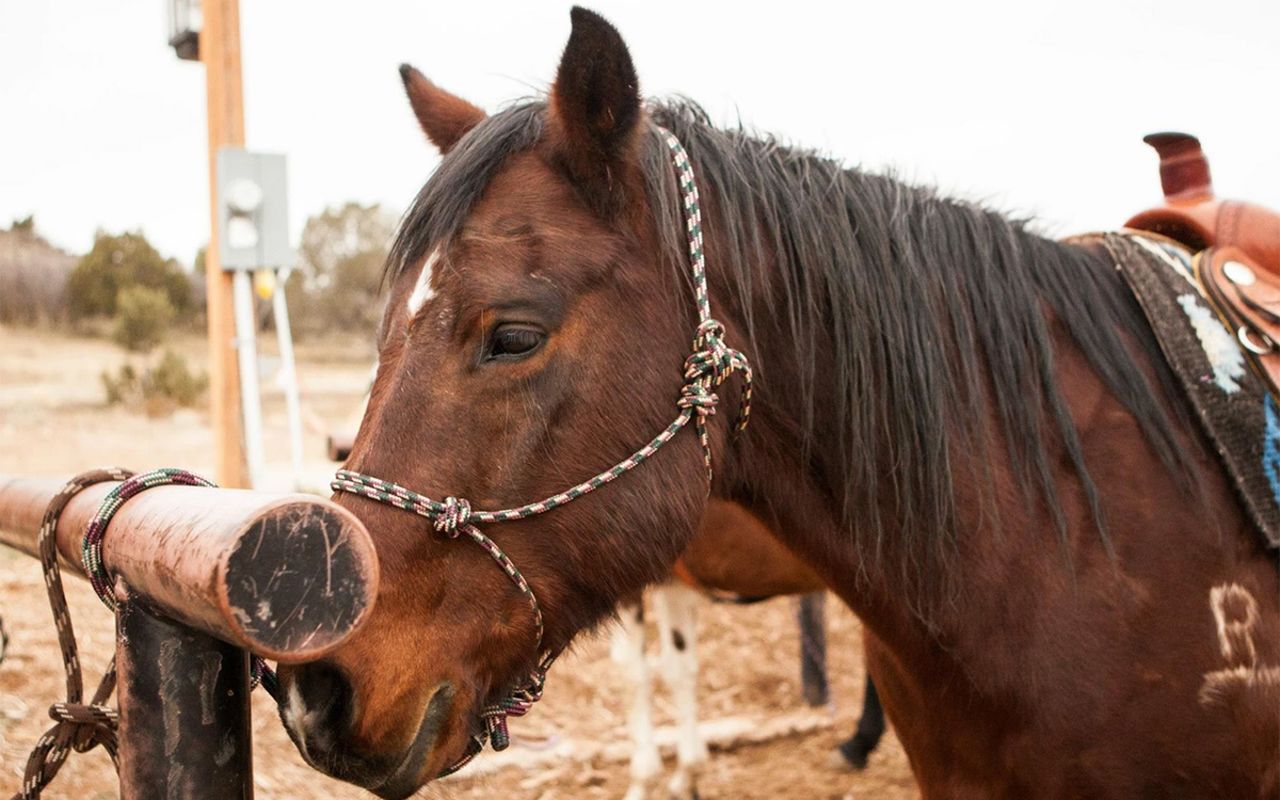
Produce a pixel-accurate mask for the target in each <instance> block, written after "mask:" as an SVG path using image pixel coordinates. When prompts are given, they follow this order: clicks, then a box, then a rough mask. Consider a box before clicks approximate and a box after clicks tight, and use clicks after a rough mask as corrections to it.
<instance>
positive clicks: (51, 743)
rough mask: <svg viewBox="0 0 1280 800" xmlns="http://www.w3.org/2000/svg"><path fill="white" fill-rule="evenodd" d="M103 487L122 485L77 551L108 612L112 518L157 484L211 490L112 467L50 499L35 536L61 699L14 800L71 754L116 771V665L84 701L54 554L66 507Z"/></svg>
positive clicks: (37, 786) (193, 479)
mask: <svg viewBox="0 0 1280 800" xmlns="http://www.w3.org/2000/svg"><path fill="white" fill-rule="evenodd" d="M106 481H121V483H120V485H119V486H117V487H115V488H114V489H112V490H111V491H110V492H108V493H107V495H106V497H104V498H103V501H102V504H101V505H100V506H99V507H98V510H97V512H96V513H95V514H94V516H93V518H92V519H91V520H90V522H89V526H88V528H86V530H85V535H84V539H83V541H82V543H81V547H82V558H83V561H84V567H85V572H86V574H87V575H88V577H89V583H90V584H91V585H92V586H93V590H94V592H95V593H96V594H97V595H98V597H99V598H100V599H101V600H102V602H103V603H104V604H106V606H107V608H110V609H111V610H112V612H113V613H114V611H115V608H116V602H115V596H114V595H113V593H112V591H111V580H110V576H109V575H108V574H107V571H106V568H105V566H104V565H103V563H102V542H103V537H104V536H105V535H106V531H107V525H108V524H110V522H111V518H112V517H113V516H114V515H115V513H116V512H117V511H119V510H120V507H121V506H122V505H124V503H125V501H127V500H128V499H129V498H131V497H134V496H135V495H137V494H138V493H139V492H144V491H146V490H147V489H152V488H155V487H156V486H167V485H172V484H180V485H184V486H213V484H212V483H210V482H209V481H207V480H205V479H204V478H201V477H200V476H198V475H195V474H192V473H190V472H187V471H185V470H180V469H171V468H166V469H158V470H154V471H152V472H147V473H144V474H141V475H135V474H134V473H132V472H130V471H129V470H126V469H120V468H118V467H111V468H107V469H96V470H91V471H89V472H83V473H81V474H79V475H77V476H75V477H74V478H72V479H71V480H69V481H67V483H66V484H64V485H63V487H62V488H61V489H59V490H58V493H57V494H56V495H54V497H53V499H52V500H50V501H49V505H48V506H47V507H46V508H45V512H44V516H43V517H42V518H41V520H40V531H39V532H38V533H37V535H36V549H37V551H38V552H39V555H40V564H41V567H42V569H43V571H44V583H45V589H46V591H47V592H48V594H49V607H50V608H51V609H52V611H53V624H54V627H55V628H57V631H58V645H59V647H60V649H61V650H62V665H63V669H64V671H65V672H66V676H67V681H66V684H67V699H66V700H65V701H63V702H60V703H54V704H53V705H52V706H50V707H49V717H50V718H52V719H53V720H54V724H53V726H52V727H50V728H49V729H48V730H47V731H45V732H44V734H43V735H42V736H41V737H40V738H39V739H38V740H37V741H36V745H35V747H34V748H33V749H32V751H31V755H30V756H29V757H28V758H27V766H26V769H25V771H24V772H23V777H22V788H21V790H20V791H18V792H17V793H16V794H14V795H13V800H37V798H39V797H40V794H41V792H43V791H44V789H45V787H47V786H48V785H49V783H50V782H51V781H52V780H53V779H54V777H55V776H57V774H58V771H59V770H60V769H61V768H62V765H63V764H64V763H65V762H66V760H67V756H68V755H70V753H71V751H72V750H74V751H76V752H77V753H87V752H88V751H90V750H92V749H93V748H95V747H98V746H101V747H102V749H104V750H106V751H107V754H108V755H109V756H111V763H112V764H113V765H114V766H115V768H116V772H117V773H119V771H120V759H119V755H118V753H117V745H116V730H117V729H118V727H119V724H120V712H119V711H118V710H117V709H115V708H112V707H111V706H108V705H107V701H108V700H109V699H111V694H112V692H114V691H115V688H116V660H115V657H114V656H112V658H111V661H110V662H109V663H108V664H107V669H106V672H104V673H103V675H102V680H101V681H99V683H98V688H97V689H96V690H94V693H93V698H92V699H91V700H90V701H89V702H88V703H85V702H84V679H83V676H82V674H81V669H80V653H79V648H78V646H77V644H76V634H75V628H74V627H73V625H72V623H71V615H70V613H69V612H68V609H67V598H66V594H65V593H64V591H63V586H62V569H61V567H59V566H58V548H57V530H58V520H59V518H60V517H61V516H62V511H63V509H65V508H66V507H67V503H69V502H70V501H71V498H73V497H75V496H76V495H77V494H79V493H80V492H81V491H83V490H84V489H86V488H88V487H90V486H93V485H94V484H96V483H103V482H106ZM252 663H253V671H252V674H253V680H252V685H254V686H257V685H258V683H259V682H261V683H262V685H263V688H265V689H267V691H268V692H269V693H270V694H271V696H272V697H276V694H277V693H276V690H275V674H274V673H272V672H271V670H270V669H268V668H267V666H266V662H265V661H263V660H262V659H261V658H259V657H257V656H253V662H252Z"/></svg>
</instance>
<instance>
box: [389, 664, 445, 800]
mask: <svg viewBox="0 0 1280 800" xmlns="http://www.w3.org/2000/svg"><path fill="white" fill-rule="evenodd" d="M453 696H454V691H453V687H452V686H450V685H449V684H447V683H445V684H441V685H440V687H439V688H437V689H436V691H435V694H433V695H432V696H431V700H430V701H429V702H428V703H427V708H426V711H424V712H423V714H422V722H421V723H420V724H419V725H418V732H417V733H416V734H415V735H414V737H413V742H412V743H410V745H409V748H408V749H407V750H405V753H404V756H403V757H402V758H401V759H400V763H399V764H397V765H396V767H395V769H393V770H392V771H391V774H390V775H388V776H387V778H386V779H384V780H383V781H382V782H381V783H379V784H377V785H376V786H370V787H368V788H369V791H371V792H373V793H374V794H376V795H377V796H378V797H381V798H383V800H404V798H407V797H409V796H410V795H412V794H413V793H414V792H416V791H417V790H418V789H419V788H421V786H422V784H423V783H424V782H423V781H422V780H420V779H419V776H420V775H421V774H422V770H423V767H424V766H425V765H426V762H427V760H428V759H429V758H430V757H431V754H432V752H433V750H434V748H433V745H434V744H435V743H436V739H437V738H438V737H439V735H440V729H441V728H442V727H444V723H445V721H446V720H447V719H448V716H449V710H450V708H452V707H453Z"/></svg>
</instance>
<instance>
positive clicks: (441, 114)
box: [400, 64, 485, 154]
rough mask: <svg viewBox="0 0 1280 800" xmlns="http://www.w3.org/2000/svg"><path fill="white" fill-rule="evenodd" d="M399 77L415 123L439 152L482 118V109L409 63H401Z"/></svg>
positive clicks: (444, 151) (443, 151)
mask: <svg viewBox="0 0 1280 800" xmlns="http://www.w3.org/2000/svg"><path fill="white" fill-rule="evenodd" d="M400 79H401V80H402V81H404V91H405V94H407V95H409V105H410V106H412V107H413V113H414V116H416V117H417V118H418V124H419V125H421V126H422V130H423V132H425V133H426V134H427V138H428V139H430V140H431V143H432V144H434V145H435V146H436V147H438V148H439V149H440V153H441V154H444V153H447V152H449V151H450V150H451V149H453V146H454V145H455V144H457V143H458V140H459V139H461V138H462V137H463V135H465V134H466V132H467V131H469V130H471V129H472V128H474V127H475V126H477V125H479V124H480V122H481V121H482V120H484V118H485V113H484V111H483V110H482V109H480V108H477V107H476V106H474V105H472V104H471V103H468V102H467V101H466V100H463V99H462V98H461V97H458V96H457V95H455V94H450V93H449V92H446V91H445V90H444V89H441V88H440V87H439V86H436V85H435V84H434V83H432V82H431V81H429V80H427V76H426V75H423V74H422V73H421V72H418V70H416V69H414V68H413V67H411V66H409V65H408V64H401V65H400Z"/></svg>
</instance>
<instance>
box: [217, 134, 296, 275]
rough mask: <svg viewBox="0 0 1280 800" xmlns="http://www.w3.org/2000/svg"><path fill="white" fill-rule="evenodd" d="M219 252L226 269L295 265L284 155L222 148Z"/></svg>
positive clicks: (220, 157)
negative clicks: (290, 231) (290, 244)
mask: <svg viewBox="0 0 1280 800" xmlns="http://www.w3.org/2000/svg"><path fill="white" fill-rule="evenodd" d="M218 255H219V258H220V261H221V264H222V268H223V269H226V270H240V269H243V270H257V269H281V268H286V267H292V266H293V265H294V253H293V248H292V247H290V246H289V197H288V187H287V180H286V172H285V157H284V156H283V155H280V154H274V153H251V152H249V151H248V150H241V149H239V148H235V147H224V148H222V149H221V150H219V151H218Z"/></svg>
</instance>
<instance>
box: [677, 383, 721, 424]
mask: <svg viewBox="0 0 1280 800" xmlns="http://www.w3.org/2000/svg"><path fill="white" fill-rule="evenodd" d="M719 402H720V397H719V396H718V395H717V394H716V393H715V392H713V391H711V390H710V389H708V388H707V387H706V386H705V381H696V380H695V381H692V382H690V383H686V384H685V385H684V386H682V387H680V399H679V400H677V401H676V405H677V406H678V407H680V408H691V409H693V410H694V411H696V412H697V413H698V416H699V417H709V416H711V415H712V414H714V413H716V405H717V404H718V403H719Z"/></svg>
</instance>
